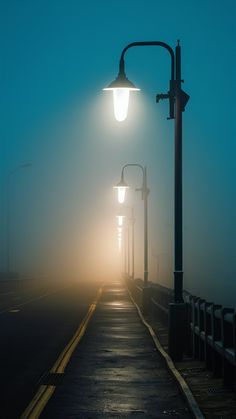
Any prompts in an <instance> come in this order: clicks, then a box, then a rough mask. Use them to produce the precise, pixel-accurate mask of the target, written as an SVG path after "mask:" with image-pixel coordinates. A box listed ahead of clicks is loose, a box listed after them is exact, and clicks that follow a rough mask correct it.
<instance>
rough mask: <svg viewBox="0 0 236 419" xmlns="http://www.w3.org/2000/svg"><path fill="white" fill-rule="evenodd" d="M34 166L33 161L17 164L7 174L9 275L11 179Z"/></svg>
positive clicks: (8, 263)
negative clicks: (19, 172) (22, 170)
mask: <svg viewBox="0 0 236 419" xmlns="http://www.w3.org/2000/svg"><path fill="white" fill-rule="evenodd" d="M31 166H32V163H25V164H20V165H19V166H17V167H16V168H15V169H14V170H12V171H11V172H9V173H8V176H7V214H6V228H7V237H6V239H7V261H6V262H7V266H6V271H7V275H8V276H9V274H10V235H11V234H10V221H11V208H10V207H11V205H10V203H11V200H10V190H11V180H12V177H13V176H14V175H15V173H17V172H18V171H19V170H21V169H27V168H29V167H31Z"/></svg>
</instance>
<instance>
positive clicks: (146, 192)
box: [115, 163, 149, 310]
mask: <svg viewBox="0 0 236 419" xmlns="http://www.w3.org/2000/svg"><path fill="white" fill-rule="evenodd" d="M127 167H139V168H140V169H141V171H142V175H143V184H142V187H141V188H138V189H136V190H137V191H141V193H142V200H143V204H144V277H143V280H144V297H143V308H144V310H145V309H146V305H147V294H148V290H147V287H148V195H149V189H148V187H147V170H146V167H143V166H141V164H137V163H128V164H125V165H124V166H123V167H122V171H121V180H120V182H119V183H118V184H117V185H116V186H115V188H117V191H118V199H119V197H120V196H121V188H125V189H126V188H128V185H127V184H126V182H125V181H124V171H125V169H126V168H127ZM123 190H124V189H122V193H123ZM124 199H125V195H124V197H123V200H122V201H121V200H119V202H120V203H122V202H124Z"/></svg>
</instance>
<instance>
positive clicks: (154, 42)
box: [119, 41, 175, 81]
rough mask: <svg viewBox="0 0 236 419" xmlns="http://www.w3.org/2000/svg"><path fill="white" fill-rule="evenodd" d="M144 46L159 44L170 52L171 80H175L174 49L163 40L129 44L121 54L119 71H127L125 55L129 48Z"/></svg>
mask: <svg viewBox="0 0 236 419" xmlns="http://www.w3.org/2000/svg"><path fill="white" fill-rule="evenodd" d="M144 46H158V47H163V48H165V49H166V50H167V51H168V52H169V53H170V57H171V77H170V78H171V80H172V81H174V78H175V54H174V51H173V49H172V48H171V47H170V46H169V45H168V44H166V43H165V42H161V41H144V42H132V43H131V44H128V45H127V46H126V47H125V48H124V49H123V51H122V53H121V56H120V65H119V72H120V73H125V60H124V56H125V53H126V51H127V50H128V49H130V48H132V47H144Z"/></svg>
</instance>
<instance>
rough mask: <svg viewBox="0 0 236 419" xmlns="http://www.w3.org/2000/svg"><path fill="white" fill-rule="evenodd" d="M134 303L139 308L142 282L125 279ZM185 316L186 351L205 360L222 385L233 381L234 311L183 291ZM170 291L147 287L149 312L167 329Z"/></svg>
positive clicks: (235, 361) (235, 364)
mask: <svg viewBox="0 0 236 419" xmlns="http://www.w3.org/2000/svg"><path fill="white" fill-rule="evenodd" d="M126 283H127V285H128V288H129V289H130V291H131V293H132V295H133V297H134V299H135V300H136V302H137V303H138V304H139V305H140V306H141V307H142V293H143V281H142V280H141V279H136V280H132V279H130V278H129V277H126ZM184 300H185V303H186V313H187V333H186V352H187V354H188V356H192V357H194V358H196V359H199V360H201V361H204V362H205V364H206V368H208V369H209V370H211V371H212V372H213V374H214V375H215V376H216V377H222V379H223V384H224V385H225V386H230V387H232V386H233V385H234V384H235V381H236V312H235V310H234V309H233V308H226V307H222V306H221V305H218V304H215V303H213V302H208V301H206V300H203V299H201V298H200V297H196V296H193V295H191V294H189V293H188V292H184ZM172 301H173V291H172V290H171V289H169V288H166V287H163V286H161V285H159V284H154V283H150V285H149V302H150V304H149V312H150V314H152V315H153V316H154V317H155V318H156V319H157V320H158V321H160V322H162V323H163V324H165V325H166V326H168V317H169V304H170V303H171V302H172Z"/></svg>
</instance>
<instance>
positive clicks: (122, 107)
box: [113, 88, 130, 122]
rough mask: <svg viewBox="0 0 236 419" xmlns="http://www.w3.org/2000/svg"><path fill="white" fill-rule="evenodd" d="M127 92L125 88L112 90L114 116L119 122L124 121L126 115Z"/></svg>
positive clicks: (127, 104) (127, 105)
mask: <svg viewBox="0 0 236 419" xmlns="http://www.w3.org/2000/svg"><path fill="white" fill-rule="evenodd" d="M129 90H130V89H127V88H117V89H113V105H114V114H115V118H116V120H117V121H119V122H122V121H124V120H125V119H126V117H127V114H128V107H129Z"/></svg>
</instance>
